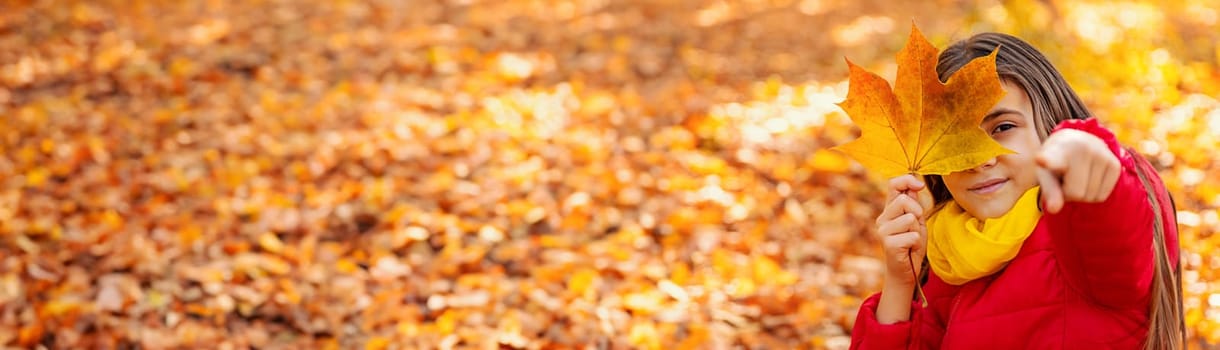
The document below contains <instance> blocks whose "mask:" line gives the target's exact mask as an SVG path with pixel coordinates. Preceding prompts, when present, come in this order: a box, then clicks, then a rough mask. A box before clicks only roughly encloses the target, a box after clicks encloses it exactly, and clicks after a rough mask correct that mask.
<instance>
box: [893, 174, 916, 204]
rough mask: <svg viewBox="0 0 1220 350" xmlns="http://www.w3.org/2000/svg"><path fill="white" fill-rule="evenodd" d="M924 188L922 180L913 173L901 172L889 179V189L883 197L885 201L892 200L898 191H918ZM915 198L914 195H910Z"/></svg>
mask: <svg viewBox="0 0 1220 350" xmlns="http://www.w3.org/2000/svg"><path fill="white" fill-rule="evenodd" d="M923 188H924V184H923V181H921V180H920V179H919V178H917V177H915V175H914V174H903V175H899V176H895V177H893V178H891V179H890V182H889V191H887V195H886V198H885V201H886V202H889V201H892V200H894V197H897V196H898V194H900V193H906V192H918V191H919V190H922V189H923ZM911 198H915V197H911Z"/></svg>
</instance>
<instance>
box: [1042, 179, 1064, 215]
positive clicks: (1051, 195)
mask: <svg viewBox="0 0 1220 350" xmlns="http://www.w3.org/2000/svg"><path fill="white" fill-rule="evenodd" d="M1038 185H1039V186H1041V187H1042V209H1043V210H1045V211H1046V212H1048V213H1051V214H1055V213H1058V212H1059V210H1060V209H1063V186H1062V185H1061V184H1060V183H1059V177H1058V176H1055V174H1052V173H1051V172H1050V171H1048V170H1046V169H1038Z"/></svg>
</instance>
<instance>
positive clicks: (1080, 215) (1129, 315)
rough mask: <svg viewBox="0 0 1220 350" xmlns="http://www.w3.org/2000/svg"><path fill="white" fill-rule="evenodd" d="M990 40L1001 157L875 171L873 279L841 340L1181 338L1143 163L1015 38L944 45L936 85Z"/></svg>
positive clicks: (978, 345)
mask: <svg viewBox="0 0 1220 350" xmlns="http://www.w3.org/2000/svg"><path fill="white" fill-rule="evenodd" d="M997 47H998V48H999V50H1000V52H999V54H998V56H997V58H996V68H997V71H998V72H999V75H1000V79H1001V81H1002V83H1003V84H1002V85H1003V87H1004V90H1005V91H1006V92H1007V94H1006V95H1005V96H1004V98H1003V99H1002V100H1001V101H1000V102H999V103H998V104H996V106H995V107H994V108H992V110H991V112H990V113H989V114H987V116H986V117H985V119H984V120H983V123H982V125H981V127H982V128H983V130H984V131H986V132H988V133H989V134H990V135H991V136H992V137H993V138H995V140H996V141H998V142H999V143H1000V144H1002V145H1004V146H1005V147H1007V148H1008V149H1010V150H1013V151H1015V152H1016V153H1015V154H1008V155H1002V156H999V157H997V158H994V159H992V160H991V161H989V162H987V163H985V164H983V165H980V166H978V167H976V168H974V169H970V170H967V171H962V172H957V173H952V174H949V175H946V176H943V177H942V176H925V177H924V178H923V181H920V179H917V178H915V177H914V176H911V175H904V176H899V177H896V178H893V179H891V180H890V182H889V191H888V192H889V194H888V196H887V200H886V205H885V209H884V210H883V211H882V213H881V215H880V216H879V217H878V218H877V222H876V223H877V233H878V234H879V235H880V236H881V240H882V245H883V247H884V254H885V260H886V266H887V268H886V272H885V275H886V276H885V279H884V281H885V282H884V287H883V288H882V290H881V293H879V294H877V295H874V296H872V297H871V298H868V299H867V300H865V302H864V304H863V305H862V306H861V307H860V312H859V314H858V315H857V317H856V323H855V326H854V327H853V328H852V345H851V348H852V349H896V348H917V349H941V348H944V349H984V348H986V349H992V350H994V349H1009V348H1013V349H1016V348H1020V349H1065V348H1073V349H1088V350H1093V349H1136V348H1140V347H1143V348H1146V349H1177V348H1181V347H1182V346H1183V345H1184V335H1185V331H1184V327H1183V326H1182V314H1181V285H1180V284H1178V283H1177V277H1178V272H1177V269H1178V264H1177V261H1178V242H1177V230H1176V221H1175V212H1176V211H1175V210H1174V209H1173V205H1172V202H1171V199H1170V198H1169V194H1168V193H1167V192H1166V190H1165V188H1164V185H1163V184H1162V183H1161V181H1160V178H1159V177H1158V176H1157V175H1156V171H1155V170H1154V169H1153V168H1152V167H1151V166H1150V165H1149V164H1148V163H1147V162H1146V161H1144V160H1143V159H1142V158H1140V157H1139V156H1138V155H1137V154H1135V153H1134V152H1129V151H1127V150H1124V149H1122V148H1120V147H1119V145H1118V141H1117V140H1116V139H1115V137H1114V134H1112V133H1111V132H1110V131H1109V130H1107V129H1105V128H1103V127H1102V126H1100V125H1099V124H1098V123H1097V120H1096V119H1093V118H1091V116H1090V114H1089V111H1088V110H1087V109H1085V107H1084V103H1083V102H1081V100H1080V98H1079V97H1077V96H1076V93H1075V92H1073V91H1072V89H1071V88H1069V87H1068V85H1067V82H1065V81H1064V80H1063V78H1062V77H1061V76H1060V74H1059V72H1058V71H1056V70H1055V68H1054V67H1052V66H1051V64H1050V62H1049V61H1047V59H1046V58H1045V57H1043V56H1042V54H1041V53H1039V52H1038V51H1037V50H1035V49H1034V48H1033V47H1031V46H1030V45H1029V44H1028V43H1025V42H1024V41H1021V40H1020V39H1017V38H1015V37H1012V36H1009V35H1004V34H995V33H985V34H979V35H975V36H974V37H971V38H969V39H967V40H964V41H961V42H958V43H955V44H953V45H952V46H950V47H949V48H947V49H945V51H944V52H942V53H941V54H940V58H939V62H938V64H937V66H936V70H937V73H938V74H939V76H940V79H941V81H945V80H947V79H948V77H949V76H950V75H951V74H953V72H955V71H956V70H957V69H959V68H961V67H962V66H964V65H965V64H966V63H967V62H969V61H970V60H971V59H974V58H977V57H982V56H985V55H988V54H990V53H991V52H992V50H995V49H996V48H997ZM928 197H930V198H928ZM929 202H931V203H929ZM908 259H911V260H908ZM914 271H921V272H922V275H923V277H920V278H916V275H915V273H914ZM917 283H921V286H922V288H921V290H922V295H920V294H919V293H915V292H916V291H917V288H916V284H917Z"/></svg>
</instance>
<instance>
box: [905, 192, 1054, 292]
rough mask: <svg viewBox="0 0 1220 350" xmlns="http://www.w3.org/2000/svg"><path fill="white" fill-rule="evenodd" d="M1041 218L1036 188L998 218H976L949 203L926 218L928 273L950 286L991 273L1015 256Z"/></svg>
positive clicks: (955, 203) (953, 203) (955, 204)
mask: <svg viewBox="0 0 1220 350" xmlns="http://www.w3.org/2000/svg"><path fill="white" fill-rule="evenodd" d="M1041 217H1042V212H1041V211H1040V210H1039V209H1038V187H1037V186H1035V187H1034V188H1032V189H1030V190H1029V191H1026V192H1025V194H1023V195H1021V198H1020V199H1018V200H1017V203H1016V204H1014V205H1013V207H1012V209H1011V210H1009V211H1008V212H1007V213H1005V214H1004V215H1002V216H1000V217H998V218H991V219H986V220H979V219H976V218H974V217H973V216H970V214H969V213H967V212H966V211H965V210H964V209H962V207H961V206H959V205H957V202H953V201H950V202H949V203H947V204H945V207H944V208H942V209H941V210H939V211H937V212H936V213H934V214H932V216H931V217H930V218H928V262H929V263H930V264H931V265H932V271H934V272H936V276H938V277H940V278H941V279H942V280H944V281H945V282H947V283H949V284H952V285H962V284H965V283H966V282H970V281H972V280H974V279H976V278H980V277H984V276H987V275H990V274H992V273H995V272H996V271H999V270H1000V269H1002V268H1004V266H1005V265H1006V264H1008V262H1009V261H1010V260H1012V259H1013V258H1014V257H1016V256H1017V252H1019V251H1021V244H1022V243H1024V242H1025V239H1026V238H1028V237H1029V235H1030V234H1031V233H1033V231H1034V227H1035V226H1037V224H1038V219H1039V218H1041Z"/></svg>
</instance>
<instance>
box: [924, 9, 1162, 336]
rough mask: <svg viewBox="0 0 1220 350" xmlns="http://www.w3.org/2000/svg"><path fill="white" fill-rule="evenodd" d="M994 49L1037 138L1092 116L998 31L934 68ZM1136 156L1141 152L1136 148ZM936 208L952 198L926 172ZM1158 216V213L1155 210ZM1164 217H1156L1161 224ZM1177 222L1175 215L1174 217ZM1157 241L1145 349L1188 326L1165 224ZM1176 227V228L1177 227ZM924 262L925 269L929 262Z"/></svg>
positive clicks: (1048, 69)
mask: <svg viewBox="0 0 1220 350" xmlns="http://www.w3.org/2000/svg"><path fill="white" fill-rule="evenodd" d="M996 48H999V49H1000V52H999V54H997V55H996V72H997V73H998V74H999V76H1000V79H1001V80H1004V81H1007V82H1009V83H1012V84H1015V85H1017V86H1019V87H1020V88H1021V89H1023V90H1025V93H1026V94H1028V95H1029V100H1030V104H1032V106H1033V112H1034V115H1033V119H1034V124H1035V127H1036V129H1037V131H1038V138H1039V139H1041V140H1046V138H1047V136H1048V135H1050V133H1051V131H1052V130H1054V128H1055V126H1057V125H1059V122H1061V121H1064V120H1067V119H1087V118H1090V117H1092V114H1091V113H1089V110H1088V109H1087V108H1085V105H1084V102H1083V101H1082V100H1081V99H1080V97H1079V96H1077V95H1076V92H1075V91H1073V90H1072V88H1071V87H1070V86H1068V83H1067V81H1066V80H1064V79H1063V76H1062V75H1060V74H1059V71H1058V70H1056V69H1055V67H1054V66H1053V65H1051V63H1050V61H1049V60H1047V59H1046V57H1045V56H1043V55H1042V53H1041V52H1038V50H1037V49H1034V47H1033V46H1030V45H1029V43H1026V42H1025V41H1023V40H1021V39H1018V38H1017V37H1014V36H1011V35H1007V34H1000V33H982V34H977V35H974V36H972V37H970V38H968V39H966V40H962V41H958V42H956V43H954V44H953V45H950V46H949V47H948V48H945V50H944V51H942V52H941V53H940V57H939V61H938V62H937V64H936V73H937V75H938V76H939V77H940V80H941V81H947V80H948V79H949V76H950V75H952V74H953V73H954V72H956V71H957V70H958V69H961V68H962V66H965V65H966V63H967V62H970V60H973V59H975V58H978V57H983V56H986V55H989V54H991V52H992V51H994V50H995V49H996ZM1133 156H1138V155H1137V154H1134V153H1133ZM924 182H925V183H927V184H928V190H929V191H930V192H931V193H932V200H933V202H934V203H935V204H936V207H937V208H940V207H941V206H942V205H943V204H944V203H947V202H948V201H949V200H951V199H953V195H952V194H950V193H949V189H948V187H946V186H945V183H944V181H943V180H942V179H941V177H940V176H935V175H929V176H924ZM1171 199H1172V198H1171ZM1153 215H1157V216H1158V218H1159V216H1160V215H1161V213H1160V212H1157V213H1154V214H1153ZM1160 221H1161V220H1157V222H1158V223H1160ZM1171 221H1175V223H1174V224H1175V225H1176V220H1171ZM1155 231H1156V234H1154V235H1153V240H1154V242H1155V244H1156V247H1157V249H1156V250H1155V260H1156V269H1155V271H1156V272H1155V273H1154V275H1153V283H1152V291H1151V293H1152V294H1151V295H1152V300H1151V303H1150V305H1149V317H1148V323H1149V327H1148V339H1147V341H1146V342H1145V343H1144V348H1145V349H1181V348H1182V347H1183V346H1185V337H1186V330H1185V327H1184V324H1183V322H1182V311H1181V305H1182V285H1181V284H1180V283H1178V278H1179V276H1178V275H1180V274H1181V272H1180V266H1179V264H1177V263H1176V262H1173V261H1170V258H1169V255H1168V254H1166V251H1165V249H1166V248H1165V237H1164V233H1163V232H1165V231H1168V230H1167V229H1166V228H1165V227H1157V230H1155ZM1173 231H1174V232H1176V231H1177V230H1173ZM927 266H928V264H926V263H925V264H924V267H925V271H924V273H925V274H926V267H927Z"/></svg>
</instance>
